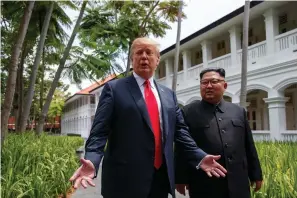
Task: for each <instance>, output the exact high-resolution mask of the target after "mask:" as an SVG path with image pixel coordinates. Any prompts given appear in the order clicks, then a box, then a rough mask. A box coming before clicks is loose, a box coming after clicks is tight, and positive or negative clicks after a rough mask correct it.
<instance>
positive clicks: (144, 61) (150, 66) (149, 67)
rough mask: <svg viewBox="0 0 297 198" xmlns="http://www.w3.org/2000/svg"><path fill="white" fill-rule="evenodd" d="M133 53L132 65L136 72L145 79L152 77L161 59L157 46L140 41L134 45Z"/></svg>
mask: <svg viewBox="0 0 297 198" xmlns="http://www.w3.org/2000/svg"><path fill="white" fill-rule="evenodd" d="M132 53H133V54H132V65H133V70H134V71H135V73H136V74H137V75H139V76H141V77H142V78H144V79H149V78H150V77H152V76H153V75H154V71H155V70H156V68H157V66H158V64H159V61H160V56H159V53H158V51H157V49H156V47H155V46H154V45H150V44H146V43H143V44H141V43H140V44H137V45H135V46H134V49H133V50H132Z"/></svg>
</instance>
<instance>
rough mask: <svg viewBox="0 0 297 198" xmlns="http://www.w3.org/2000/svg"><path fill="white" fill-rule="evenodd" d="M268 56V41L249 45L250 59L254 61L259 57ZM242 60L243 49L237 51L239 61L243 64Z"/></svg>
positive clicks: (248, 57) (248, 58)
mask: <svg viewBox="0 0 297 198" xmlns="http://www.w3.org/2000/svg"><path fill="white" fill-rule="evenodd" d="M264 56H266V41H262V42H260V43H257V44H254V45H251V46H249V47H248V56H247V60H248V61H253V60H256V59H258V58H262V57H264ZM241 61H242V49H240V50H238V51H237V63H238V64H241Z"/></svg>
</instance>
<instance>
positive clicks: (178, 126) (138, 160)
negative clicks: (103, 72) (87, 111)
mask: <svg viewBox="0 0 297 198" xmlns="http://www.w3.org/2000/svg"><path fill="white" fill-rule="evenodd" d="M155 85H156V87H157V90H158V93H159V97H160V101H161V105H162V129H163V130H162V133H163V134H162V135H163V155H164V157H165V160H166V164H167V171H168V177H169V181H170V186H171V191H172V193H173V195H174V188H175V186H174V162H173V160H174V153H173V142H174V141H175V144H176V145H179V146H180V147H182V148H183V149H182V150H183V151H182V152H183V154H184V155H185V156H186V157H187V161H189V162H190V164H192V165H193V166H196V165H197V164H198V163H199V162H200V160H201V159H202V158H203V157H205V155H206V154H205V153H204V152H203V151H202V150H200V149H198V148H197V146H196V144H195V142H194V141H193V139H192V138H191V137H190V136H189V133H188V128H187V127H186V125H185V123H184V119H183V116H182V112H181V110H180V108H179V107H178V104H177V99H176V96H175V94H174V93H173V92H172V91H171V90H170V89H168V88H166V87H164V86H162V85H159V84H158V83H155ZM107 140H108V143H107V148H106V151H105V153H104V147H105V144H106V142H107ZM85 149H86V155H85V159H88V160H91V161H92V162H93V164H94V166H95V168H96V172H97V171H98V168H99V164H100V162H101V159H102V157H103V155H104V159H103V165H102V195H103V196H106V197H114V198H119V197H125V198H126V197H127V198H128V197H129V198H134V197H135V198H146V197H147V196H148V193H149V191H150V187H151V182H152V178H153V173H154V164H153V163H154V135H153V132H152V128H151V124H150V120H149V116H148V112H147V109H146V104H145V101H144V99H143V96H142V93H141V91H140V88H139V86H138V84H137V82H136V80H135V78H134V76H129V77H126V78H122V79H118V80H114V81H110V82H108V83H106V85H105V86H104V88H103V91H102V94H101V96H100V100H99V105H98V108H97V110H96V114H95V119H94V123H93V126H92V129H91V133H90V136H89V138H88V140H87V142H86V147H85Z"/></svg>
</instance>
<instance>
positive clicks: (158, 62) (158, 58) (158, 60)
mask: <svg viewBox="0 0 297 198" xmlns="http://www.w3.org/2000/svg"><path fill="white" fill-rule="evenodd" d="M159 64H160V55H159V56H158V57H157V67H158V66H159Z"/></svg>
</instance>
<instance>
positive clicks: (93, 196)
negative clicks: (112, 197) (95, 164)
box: [71, 167, 189, 198]
mask: <svg viewBox="0 0 297 198" xmlns="http://www.w3.org/2000/svg"><path fill="white" fill-rule="evenodd" d="M99 178H101V167H100V168H99V173H98V177H97V178H96V179H95V180H94V181H95V184H96V187H88V188H87V189H84V188H83V187H80V188H79V189H77V190H76V191H75V192H74V194H73V195H72V196H71V198H103V197H102V196H101V182H100V179H99ZM176 195H177V196H176V198H189V196H183V195H180V194H179V193H178V192H176ZM168 197H169V198H171V197H172V196H171V195H170V196H168ZM124 198H125V197H124Z"/></svg>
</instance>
